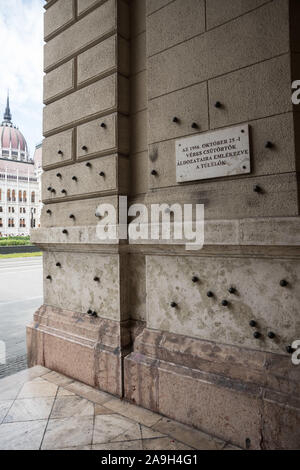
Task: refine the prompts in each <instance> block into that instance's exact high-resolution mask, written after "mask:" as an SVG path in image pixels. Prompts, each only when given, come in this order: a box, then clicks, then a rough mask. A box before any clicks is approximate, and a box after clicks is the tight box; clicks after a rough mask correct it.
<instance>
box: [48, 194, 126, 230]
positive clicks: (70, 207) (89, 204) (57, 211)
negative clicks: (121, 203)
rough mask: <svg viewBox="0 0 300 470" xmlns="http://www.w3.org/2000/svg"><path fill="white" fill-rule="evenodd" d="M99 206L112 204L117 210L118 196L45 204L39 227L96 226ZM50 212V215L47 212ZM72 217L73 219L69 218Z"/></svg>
mask: <svg viewBox="0 0 300 470" xmlns="http://www.w3.org/2000/svg"><path fill="white" fill-rule="evenodd" d="M100 204H112V205H113V206H114V208H115V209H116V211H117V210H118V196H108V197H103V198H92V199H82V200H81V201H80V204H78V201H69V202H60V203H59V204H45V205H44V206H43V208H42V213H41V226H42V227H43V228H48V227H63V228H65V227H77V226H78V227H84V226H92V225H97V223H98V221H99V218H98V217H97V216H96V213H97V209H98V207H99V205H100ZM49 210H50V211H51V213H49V212H47V211H49ZM71 215H73V216H74V217H75V218H73V217H72V218H70V216H71Z"/></svg>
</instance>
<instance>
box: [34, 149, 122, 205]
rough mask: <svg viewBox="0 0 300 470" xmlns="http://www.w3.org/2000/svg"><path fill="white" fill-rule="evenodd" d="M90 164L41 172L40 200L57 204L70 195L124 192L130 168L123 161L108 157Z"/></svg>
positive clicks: (79, 164)
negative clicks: (41, 197) (56, 202)
mask: <svg viewBox="0 0 300 470" xmlns="http://www.w3.org/2000/svg"><path fill="white" fill-rule="evenodd" d="M89 163H90V166H86V162H80V163H76V164H74V165H68V166H64V167H62V168H60V169H59V171H57V170H49V171H46V172H45V173H43V175H42V196H43V200H51V201H57V200H64V199H67V198H69V197H73V196H83V195H89V196H93V195H94V196H96V195H102V193H105V192H118V191H120V192H122V191H126V188H127V185H128V166H129V165H128V160H127V159H126V158H122V157H120V158H118V157H117V156H116V155H110V156H107V157H101V158H97V159H94V160H92V161H91V162H89ZM100 173H101V174H100ZM50 188H51V189H53V190H54V191H55V192H54V191H51V190H50ZM62 191H64V192H62Z"/></svg>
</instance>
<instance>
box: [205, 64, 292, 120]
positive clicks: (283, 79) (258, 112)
mask: <svg viewBox="0 0 300 470" xmlns="http://www.w3.org/2000/svg"><path fill="white" fill-rule="evenodd" d="M290 83H291V77H290V59H289V56H288V55H284V56H281V57H278V58H276V59H272V60H268V61H265V62H263V63H260V64H257V65H253V66H252V67H248V68H245V69H243V70H239V71H237V72H233V73H231V74H228V75H226V76H225V77H220V78H216V79H214V80H211V81H210V82H209V106H210V118H211V127H212V128H217V127H224V126H229V125H231V124H235V123H240V122H245V121H250V120H253V119H260V118H264V117H266V116H272V115H275V114H281V113H286V112H288V111H291V110H292V101H291V87H290ZM266 90H267V92H266ZM217 101H219V102H220V103H221V104H222V107H221V108H216V107H215V103H216V102H217Z"/></svg>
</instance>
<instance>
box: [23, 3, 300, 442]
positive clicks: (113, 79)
mask: <svg viewBox="0 0 300 470" xmlns="http://www.w3.org/2000/svg"><path fill="white" fill-rule="evenodd" d="M45 8H46V11H45V39H46V46H45V71H46V75H45V84H44V100H45V104H46V107H45V114H44V135H45V140H44V143H43V166H44V174H43V200H44V208H43V213H42V227H41V228H40V229H38V230H34V231H33V233H32V240H33V242H35V243H36V244H38V245H39V246H41V247H42V249H43V250H44V293H45V299H44V305H43V306H41V308H40V309H39V311H38V312H36V313H35V315H34V320H33V323H32V324H31V325H30V326H29V327H28V352H29V362H30V364H31V365H34V364H42V365H45V366H46V367H49V368H51V369H53V370H57V371H59V372H62V373H64V374H66V375H69V376H71V377H74V378H76V379H78V380H81V381H83V382H85V383H87V384H90V385H92V386H94V387H97V388H100V389H102V390H105V391H109V392H111V393H113V394H115V395H118V396H123V397H124V398H125V399H126V400H129V401H131V402H133V403H135V404H137V405H140V406H143V407H145V408H148V409H151V410H154V411H156V412H159V413H161V414H163V415H165V416H168V417H170V418H173V419H176V420H178V421H181V422H183V423H186V424H188V425H192V426H194V427H196V428H199V429H201V430H203V431H205V432H208V433H212V434H214V435H215V436H218V437H220V438H222V439H224V440H226V441H229V442H231V443H232V444H235V445H239V446H241V447H243V448H250V449H295V448H299V446H300V427H299V423H300V401H299V391H300V366H296V365H294V364H293V363H292V355H291V354H290V353H289V352H288V351H291V349H290V348H291V345H292V344H293V342H294V341H295V340H298V339H300V321H299V305H300V294H299V293H300V289H299V284H300V256H299V230H300V218H299V174H298V173H299V129H300V127H299V109H300V108H299V107H297V106H294V105H293V104H292V100H291V96H292V86H291V85H292V82H293V81H294V80H300V74H299V64H300V61H299V54H300V36H299V32H298V30H299V28H298V25H299V20H300V2H299V1H296V0H274V1H267V0H240V1H239V2H235V1H233V0H232V1H231V0H226V2H225V1H224V0H175V1H170V0H147V1H146V0H131V1H125V0H106V1H103V0H102V1H99V0H98V1H93V0H76V1H75V0H56V1H54V0H52V1H48V2H47V5H46V7H45ZM235 126H249V140H250V147H249V149H250V153H249V155H250V160H249V164H250V166H251V168H250V167H249V168H248V167H247V168H245V171H244V173H243V171H240V172H238V173H235V174H231V173H230V171H229V172H228V173H226V174H224V175H222V176H220V175H217V174H213V175H210V177H209V178H208V177H206V178H202V179H201V178H199V177H198V176H195V179H193V177H191V178H190V181H185V182H184V183H183V182H180V181H179V178H178V174H177V172H178V169H177V170H176V151H175V149H176V145H177V144H178V141H180V139H183V138H193V137H195V136H198V137H199V138H202V137H203V136H210V135H211V133H213V132H215V131H220V130H222V131H223V132H224V135H227V136H228V138H230V137H232V132H233V131H232V127H235ZM247 128H248V127H247ZM201 136H202V137H201ZM203 138H205V137H203ZM220 145H221V144H220ZM236 157H238V155H236ZM207 162H209V160H207ZM202 163H203V162H202ZM205 168H206V167H205ZM248 170H249V171H248ZM101 175H102V176H101ZM119 195H127V196H128V203H129V204H133V203H138V204H139V203H142V204H145V205H146V206H147V207H148V208H149V209H150V207H151V204H160V203H167V204H170V205H172V204H174V203H181V204H188V203H192V204H197V203H198V204H204V206H205V243H204V247H203V249H202V250H198V251H193V252H191V251H188V250H186V249H185V246H184V244H180V243H175V242H171V243H165V244H160V243H158V242H155V241H153V240H152V241H151V240H149V241H144V242H142V241H140V242H139V243H133V241H132V240H129V241H126V240H122V241H120V242H115V243H107V242H106V243H101V242H100V241H99V239H98V238H97V234H96V225H97V223H98V221H99V218H98V217H97V215H95V214H97V208H98V206H99V204H100V203H105V202H107V203H112V204H113V205H114V206H115V208H116V209H118V204H119V202H118V196H119ZM98 215H99V214H98ZM87 312H89V314H88V313H87ZM93 312H96V313H94V315H96V314H97V316H93V315H91V313H93Z"/></svg>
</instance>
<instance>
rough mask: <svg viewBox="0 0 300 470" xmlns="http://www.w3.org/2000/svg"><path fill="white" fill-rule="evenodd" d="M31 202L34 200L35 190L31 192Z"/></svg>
mask: <svg viewBox="0 0 300 470" xmlns="http://www.w3.org/2000/svg"><path fill="white" fill-rule="evenodd" d="M31 202H35V192H34V191H32V193H31Z"/></svg>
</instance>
